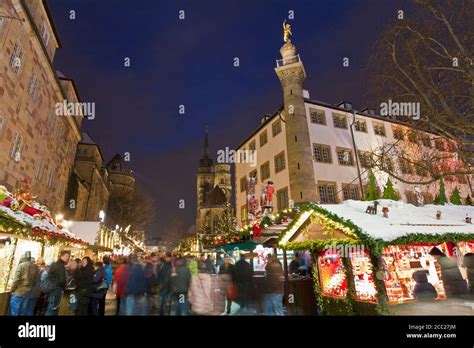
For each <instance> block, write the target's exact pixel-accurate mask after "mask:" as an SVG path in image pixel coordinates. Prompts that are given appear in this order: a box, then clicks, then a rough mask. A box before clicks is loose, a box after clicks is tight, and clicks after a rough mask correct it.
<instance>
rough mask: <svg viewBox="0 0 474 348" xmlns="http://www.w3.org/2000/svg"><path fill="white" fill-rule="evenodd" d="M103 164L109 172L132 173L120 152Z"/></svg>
mask: <svg viewBox="0 0 474 348" xmlns="http://www.w3.org/2000/svg"><path fill="white" fill-rule="evenodd" d="M105 166H106V168H107V170H108V171H109V172H110V173H115V174H124V175H132V170H131V169H130V168H129V167H128V165H127V164H126V163H125V161H124V160H123V158H122V156H121V155H120V154H116V155H115V156H114V157H113V158H112V159H111V160H110V161H109V163H107V164H106V165H105Z"/></svg>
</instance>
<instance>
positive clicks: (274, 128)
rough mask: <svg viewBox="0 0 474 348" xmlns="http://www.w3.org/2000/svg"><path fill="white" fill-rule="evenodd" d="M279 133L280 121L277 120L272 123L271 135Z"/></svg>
mask: <svg viewBox="0 0 474 348" xmlns="http://www.w3.org/2000/svg"><path fill="white" fill-rule="evenodd" d="M279 133H281V120H277V121H275V122H273V124H272V134H273V136H276V135H278V134H279Z"/></svg>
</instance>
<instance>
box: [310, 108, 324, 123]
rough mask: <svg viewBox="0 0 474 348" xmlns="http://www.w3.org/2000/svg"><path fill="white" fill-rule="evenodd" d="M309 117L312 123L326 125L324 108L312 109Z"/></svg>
mask: <svg viewBox="0 0 474 348" xmlns="http://www.w3.org/2000/svg"><path fill="white" fill-rule="evenodd" d="M309 117H310V119H311V123H316V124H322V125H326V115H325V113H324V111H323V110H316V109H310V110H309Z"/></svg>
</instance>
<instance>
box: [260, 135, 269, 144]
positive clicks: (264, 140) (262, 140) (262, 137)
mask: <svg viewBox="0 0 474 348" xmlns="http://www.w3.org/2000/svg"><path fill="white" fill-rule="evenodd" d="M267 142H268V136H267V131H264V132H262V133H261V134H260V147H262V146H263V145H265V144H266V143H267Z"/></svg>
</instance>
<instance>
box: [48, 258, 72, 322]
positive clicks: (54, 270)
mask: <svg viewBox="0 0 474 348" xmlns="http://www.w3.org/2000/svg"><path fill="white" fill-rule="evenodd" d="M70 257H71V252H70V251H69V250H63V251H61V253H60V254H59V260H58V261H56V262H55V263H54V264H53V265H52V266H51V268H50V270H49V272H48V281H49V282H51V284H52V290H51V291H50V292H49V294H48V307H47V309H46V312H45V315H48V316H49V315H58V312H59V307H60V306H61V299H62V297H63V292H64V290H65V288H66V264H67V263H68V262H69V258H70Z"/></svg>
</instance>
